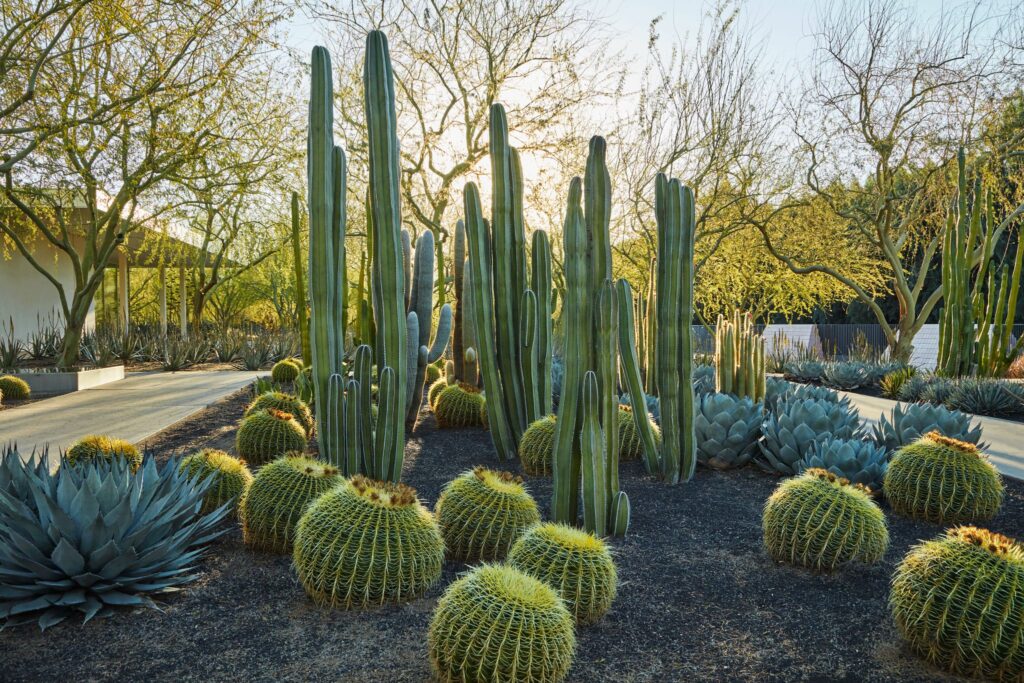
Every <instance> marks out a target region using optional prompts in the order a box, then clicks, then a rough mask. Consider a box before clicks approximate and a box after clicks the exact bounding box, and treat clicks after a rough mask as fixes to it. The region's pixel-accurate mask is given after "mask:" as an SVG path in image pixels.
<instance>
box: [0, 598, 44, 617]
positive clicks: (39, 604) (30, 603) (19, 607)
mask: <svg viewBox="0 0 1024 683" xmlns="http://www.w3.org/2000/svg"><path fill="white" fill-rule="evenodd" d="M52 604H53V596H51V595H40V596H39V597H38V598H35V599H34V600H27V601H24V602H18V603H15V604H14V605H11V608H10V610H9V612H8V614H10V615H12V616H13V615H15V614H25V613H26V612H34V611H36V610H39V609H46V608H48V607H49V606H50V605H52Z"/></svg>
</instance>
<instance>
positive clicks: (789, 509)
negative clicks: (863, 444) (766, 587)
mask: <svg viewBox="0 0 1024 683" xmlns="http://www.w3.org/2000/svg"><path fill="white" fill-rule="evenodd" d="M761 527H762V530H763V532H764V545H765V548H766V549H767V550H768V553H769V554H770V555H771V556H772V557H773V558H775V559H776V560H779V561H782V562H790V563H792V564H796V565H802V566H804V567H807V568H808V569H813V570H815V571H831V570H833V569H835V568H836V567H838V566H839V565H841V564H845V563H847V562H852V561H859V562H864V563H866V564H872V563H874V562H877V561H878V560H880V559H882V556H883V555H885V551H886V549H887V548H888V547H889V531H888V529H887V528H886V526H885V516H884V515H883V514H882V511H881V510H880V509H879V507H878V505H876V504H875V502H874V501H873V500H872V499H871V491H870V489H868V488H867V487H865V486H863V485H861V484H851V483H850V482H849V481H848V480H846V479H844V478H841V477H837V476H836V475H835V474H833V473H831V472H828V471H827V470H822V469H817V468H813V469H809V470H806V471H804V473H803V474H801V475H800V476H798V477H793V478H791V479H786V480H785V481H783V482H782V483H781V484H779V486H778V487H777V488H776V489H775V491H774V492H773V493H772V495H771V497H770V498H768V502H767V503H765V506H764V515H763V517H762V520H761Z"/></svg>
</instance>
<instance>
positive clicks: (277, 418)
mask: <svg viewBox="0 0 1024 683" xmlns="http://www.w3.org/2000/svg"><path fill="white" fill-rule="evenodd" d="M304 450H306V430H304V429H303V428H302V425H300V424H299V423H298V422H297V421H296V420H295V418H294V417H292V415H291V413H286V412H283V411H280V410H277V409H275V408H267V409H266V410H260V411H257V412H255V413H253V414H251V415H250V416H249V417H247V418H245V419H244V420H242V425H241V426H240V427H239V428H238V433H237V434H236V435H235V451H236V452H237V453H238V455H239V456H240V457H242V458H245V460H246V462H249V463H252V464H253V465H257V466H259V465H263V464H265V463H268V462H270V461H271V460H273V459H274V458H277V457H280V456H282V455H284V454H285V453H289V452H293V451H297V452H302V451H304Z"/></svg>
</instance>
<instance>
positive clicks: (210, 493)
mask: <svg viewBox="0 0 1024 683" xmlns="http://www.w3.org/2000/svg"><path fill="white" fill-rule="evenodd" d="M181 469H182V470H183V471H185V472H188V475H189V476H190V477H193V478H195V479H196V480H198V481H204V480H206V479H207V478H212V479H213V481H212V482H211V483H210V487H209V488H208V489H206V494H205V495H204V496H203V509H202V511H201V512H202V514H204V515H207V514H209V513H211V512H213V511H214V510H216V509H218V508H220V507H221V506H223V505H228V506H229V509H230V510H231V513H232V515H234V514H235V513H236V512H237V510H238V503H239V500H240V499H241V497H242V494H243V493H245V490H246V488H248V487H249V485H250V484H251V483H252V472H250V471H249V468H248V466H246V464H245V461H244V460H239V459H238V458H234V457H232V456H230V455H228V454H227V453H225V452H224V451H218V450H216V449H213V448H205V449H203V450H201V451H199V452H197V453H193V454H192V455H189V456H186V457H184V458H182V460H181Z"/></svg>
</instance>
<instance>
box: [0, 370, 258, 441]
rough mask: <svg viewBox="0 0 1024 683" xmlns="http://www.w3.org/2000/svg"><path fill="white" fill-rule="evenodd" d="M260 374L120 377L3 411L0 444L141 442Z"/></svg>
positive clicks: (226, 372) (221, 372)
mask: <svg viewBox="0 0 1024 683" xmlns="http://www.w3.org/2000/svg"><path fill="white" fill-rule="evenodd" d="M260 374H266V373H258V372H242V371H235V370H214V371H210V372H205V371H195V372H138V373H129V374H128V375H127V376H126V377H125V378H124V379H123V380H121V381H119V382H111V383H110V384H105V385H103V386H101V387H96V388H95V389H86V390H85V391H79V392H76V393H73V394H65V395H63V396H56V397H54V398H48V399H44V400H41V401H35V402H33V403H28V404H26V405H23V406H19V407H16V408H10V409H7V410H3V411H0V447H2V446H4V445H6V444H8V443H10V442H14V443H16V444H18V450H19V451H20V452H21V453H22V455H25V454H27V453H31V452H32V449H33V448H38V449H42V448H43V447H44V446H47V445H48V446H49V448H50V451H51V452H53V451H54V450H55V449H58V448H59V449H66V448H68V447H69V446H70V445H71V444H73V443H74V442H75V441H77V440H78V439H80V438H82V437H83V436H86V435H87V434H106V435H108V436H113V437H117V438H120V439H125V440H126V441H129V442H131V443H139V442H140V441H143V440H145V439H147V438H149V437H150V436H152V435H153V434H156V433H157V432H159V431H162V430H163V429H165V428H167V427H169V426H171V425H172V424H174V423H175V422H178V421H180V420H183V419H185V418H186V417H188V416H189V415H191V414H192V413H195V412H197V411H199V410H202V409H203V408H205V407H206V406H208V405H210V404H211V403H214V402H216V401H217V400H219V399H221V398H223V397H224V396H227V395H228V394H231V393H234V392H235V391H237V390H238V389H241V388H242V387H244V386H245V385H247V384H249V383H250V382H252V381H253V379H254V378H256V377H257V376H258V375H260Z"/></svg>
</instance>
